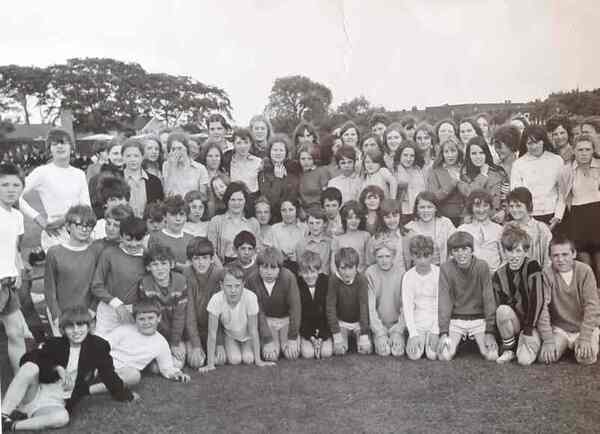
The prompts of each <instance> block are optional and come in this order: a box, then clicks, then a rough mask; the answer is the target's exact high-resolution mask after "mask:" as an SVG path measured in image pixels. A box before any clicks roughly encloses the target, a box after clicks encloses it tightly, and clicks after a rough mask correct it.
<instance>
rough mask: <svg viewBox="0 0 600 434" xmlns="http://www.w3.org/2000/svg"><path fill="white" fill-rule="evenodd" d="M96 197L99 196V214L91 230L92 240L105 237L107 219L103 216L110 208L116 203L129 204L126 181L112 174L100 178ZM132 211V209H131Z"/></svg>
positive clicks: (116, 204)
mask: <svg viewBox="0 0 600 434" xmlns="http://www.w3.org/2000/svg"><path fill="white" fill-rule="evenodd" d="M98 197H99V200H100V202H99V206H100V207H101V208H100V209H101V214H98V215H99V216H100V217H102V218H99V219H98V221H97V222H96V226H95V227H94V230H93V231H92V239H93V240H101V239H103V238H106V236H107V231H106V224H107V220H106V218H105V216H106V213H107V212H108V211H109V210H111V209H112V208H114V207H116V206H118V205H128V206H129V203H128V202H129V197H130V191H129V186H128V185H127V183H126V182H125V181H124V180H123V179H121V178H117V177H114V176H108V177H105V178H102V180H101V181H100V185H99V186H98ZM131 212H132V213H133V209H131Z"/></svg>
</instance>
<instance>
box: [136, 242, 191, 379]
mask: <svg viewBox="0 0 600 434" xmlns="http://www.w3.org/2000/svg"><path fill="white" fill-rule="evenodd" d="M144 265H145V266H146V270H147V273H146V275H145V276H144V277H143V278H142V280H141V281H140V283H139V287H138V299H139V300H151V301H153V302H154V303H156V305H157V306H159V307H160V309H161V311H160V317H161V321H160V322H159V324H158V331H159V333H161V334H162V335H163V336H164V337H166V338H167V341H168V342H169V345H170V346H171V353H172V354H173V358H174V361H173V363H174V364H175V366H176V367H177V368H180V369H181V368H183V366H184V365H185V355H186V346H185V343H184V341H183V330H184V327H185V314H186V310H187V303H188V298H187V283H186V279H185V277H183V275H181V274H179V273H177V272H174V271H173V267H174V265H175V257H174V255H173V252H172V251H171V249H170V248H169V247H167V246H163V245H161V244H156V245H154V246H152V247H150V249H148V250H147V251H146V252H145V253H144Z"/></svg>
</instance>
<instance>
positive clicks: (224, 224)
mask: <svg viewBox="0 0 600 434" xmlns="http://www.w3.org/2000/svg"><path fill="white" fill-rule="evenodd" d="M241 231H249V232H251V233H252V234H253V235H254V236H255V237H256V239H257V241H258V240H259V239H260V238H259V234H260V224H259V223H258V220H256V219H255V218H246V217H243V216H241V217H239V218H234V217H233V216H232V215H231V214H230V213H229V212H226V213H225V214H222V215H217V216H214V217H213V218H212V219H211V221H210V222H209V224H208V231H207V237H208V239H209V240H210V241H211V242H212V243H213V246H215V252H216V254H217V256H219V258H220V259H221V260H223V261H224V260H225V258H226V257H228V258H236V257H237V253H236V251H235V247H234V246H233V239H234V238H235V236H236V235H237V234H239V233H240V232H241ZM257 247H258V246H257Z"/></svg>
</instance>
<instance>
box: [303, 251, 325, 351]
mask: <svg viewBox="0 0 600 434" xmlns="http://www.w3.org/2000/svg"><path fill="white" fill-rule="evenodd" d="M322 266H323V264H322V263H321V257H320V256H319V254H318V253H316V252H311V251H310V250H307V251H306V252H304V253H303V254H302V255H301V256H300V257H299V259H298V270H299V273H298V274H299V276H298V292H299V293H300V302H301V303H302V319H301V321H300V354H302V357H304V358H305V359H320V358H325V357H331V356H332V355H333V342H332V340H331V332H330V331H329V326H328V325H327V314H326V302H327V286H328V284H329V277H328V276H327V275H326V274H322V273H319V270H320V269H321V268H322Z"/></svg>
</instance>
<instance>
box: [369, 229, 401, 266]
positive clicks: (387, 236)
mask: <svg viewBox="0 0 600 434" xmlns="http://www.w3.org/2000/svg"><path fill="white" fill-rule="evenodd" d="M380 242H386V243H388V242H389V243H392V244H393V245H395V246H396V256H394V264H397V265H398V267H400V268H399V269H400V270H402V273H404V272H405V271H406V264H407V261H406V255H407V252H408V248H407V247H408V245H407V238H406V237H403V236H402V233H401V232H400V229H396V230H395V231H383V232H378V233H376V234H375V235H373V236H372V237H371V238H370V239H369V242H368V244H367V266H369V265H373V264H374V263H375V248H376V247H377V244H378V243H380Z"/></svg>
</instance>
